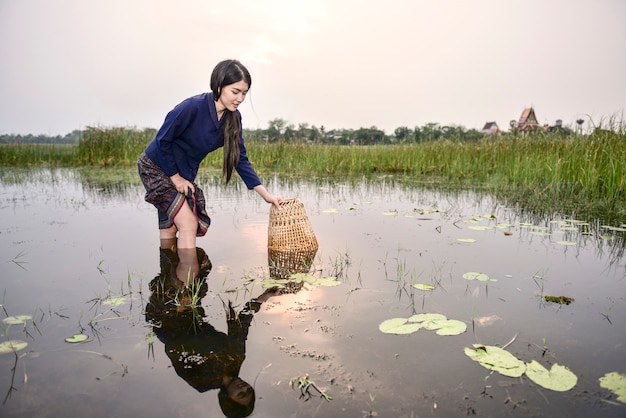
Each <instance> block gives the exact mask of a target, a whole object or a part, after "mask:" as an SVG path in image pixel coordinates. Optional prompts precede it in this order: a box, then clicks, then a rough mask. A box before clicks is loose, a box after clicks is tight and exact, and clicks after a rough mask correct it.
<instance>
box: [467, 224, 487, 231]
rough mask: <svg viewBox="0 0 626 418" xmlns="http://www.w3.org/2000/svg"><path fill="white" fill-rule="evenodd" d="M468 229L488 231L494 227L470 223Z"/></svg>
mask: <svg viewBox="0 0 626 418" xmlns="http://www.w3.org/2000/svg"><path fill="white" fill-rule="evenodd" d="M467 229H472V230H474V231H488V230H490V229H493V227H491V226H486V225H470V226H468V227H467Z"/></svg>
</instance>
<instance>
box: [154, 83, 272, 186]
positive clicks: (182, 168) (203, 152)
mask: <svg viewBox="0 0 626 418" xmlns="http://www.w3.org/2000/svg"><path fill="white" fill-rule="evenodd" d="M237 116H239V120H240V121H241V114H240V113H239V111H237ZM220 126H221V121H219V120H218V119H217V109H216V108H215V101H214V100H213V93H202V94H199V95H197V96H193V97H190V98H188V99H185V100H184V101H182V102H181V103H179V104H178V105H177V106H176V107H175V108H174V109H172V110H171V111H170V112H169V113H168V114H167V116H166V117H165V121H164V122H163V125H162V126H161V129H159V131H158V132H157V134H156V136H155V137H154V139H153V140H152V141H151V142H150V144H148V147H147V148H146V155H147V156H148V157H149V158H150V159H151V160H152V161H154V163H156V164H157V165H158V166H159V167H161V169H162V170H163V172H165V174H167V175H168V176H173V175H174V174H176V173H178V174H180V175H181V176H182V177H184V178H185V179H187V180H189V181H192V182H193V181H194V180H195V178H196V176H197V175H198V169H199V168H200V163H201V162H202V160H203V159H204V157H206V156H207V155H208V154H209V153H210V152H212V151H215V150H216V149H218V148H220V147H223V146H224V137H223V136H222V135H220ZM239 149H240V157H239V164H238V165H237V167H235V169H236V170H237V173H239V176H240V177H241V179H242V180H243V182H244V183H245V184H246V186H247V187H248V189H252V188H254V187H256V186H258V185H259V184H261V180H259V176H257V174H256V172H255V171H254V168H253V167H252V164H251V163H250V161H249V160H248V156H247V154H246V146H245V144H244V141H243V133H240V134H239Z"/></svg>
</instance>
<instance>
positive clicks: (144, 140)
mask: <svg viewBox="0 0 626 418" xmlns="http://www.w3.org/2000/svg"><path fill="white" fill-rule="evenodd" d="M154 135H155V131H154V130H153V129H144V130H142V131H139V130H135V129H127V128H93V127H88V128H87V129H86V130H84V131H83V134H82V137H81V139H80V142H79V144H78V159H79V161H80V162H81V163H82V164H85V165H99V166H110V165H119V164H129V163H136V161H137V158H138V157H139V155H140V154H141V153H142V152H143V150H144V149H145V147H146V145H147V144H148V142H149V141H150V140H151V139H152V138H153V137H154Z"/></svg>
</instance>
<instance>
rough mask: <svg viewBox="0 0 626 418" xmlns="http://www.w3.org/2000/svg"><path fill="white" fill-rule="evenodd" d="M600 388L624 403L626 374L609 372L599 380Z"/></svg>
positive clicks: (625, 398) (625, 401) (625, 397)
mask: <svg viewBox="0 0 626 418" xmlns="http://www.w3.org/2000/svg"><path fill="white" fill-rule="evenodd" d="M598 380H599V381H600V387H602V388H604V389H608V390H610V391H611V392H613V393H614V394H616V395H617V400H618V401H620V402H624V403H626V373H619V372H610V373H607V374H605V375H604V376H602V377H601V378H600V379H598Z"/></svg>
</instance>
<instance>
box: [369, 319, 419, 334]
mask: <svg viewBox="0 0 626 418" xmlns="http://www.w3.org/2000/svg"><path fill="white" fill-rule="evenodd" d="M420 328H422V324H419V323H415V322H408V320H407V319H406V318H392V319H387V320H385V321H383V322H381V323H380V325H379V326H378V329H379V330H380V331H381V332H384V333H385V334H398V335H400V334H412V333H414V332H415V331H417V330H419V329H420Z"/></svg>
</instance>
